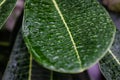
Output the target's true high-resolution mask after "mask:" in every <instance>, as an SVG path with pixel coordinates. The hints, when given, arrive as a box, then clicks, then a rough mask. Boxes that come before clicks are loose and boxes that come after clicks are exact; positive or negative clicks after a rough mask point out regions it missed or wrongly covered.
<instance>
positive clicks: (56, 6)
mask: <svg viewBox="0 0 120 80" xmlns="http://www.w3.org/2000/svg"><path fill="white" fill-rule="evenodd" d="M52 2H53V3H54V6H55V8H56V9H57V11H58V13H59V15H60V17H61V19H62V21H63V23H64V25H65V27H66V29H67V31H68V33H69V36H70V39H71V41H72V43H73V46H74V49H75V52H76V55H77V58H78V60H79V61H80V64H81V60H80V55H79V53H78V50H77V47H76V44H75V42H74V40H73V37H72V34H71V32H70V29H69V27H68V25H67V23H66V21H65V19H64V17H63V15H62V12H61V11H60V9H59V7H58V5H57V2H56V1H55V0H52Z"/></svg>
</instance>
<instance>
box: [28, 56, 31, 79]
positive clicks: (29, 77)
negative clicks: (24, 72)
mask: <svg viewBox="0 0 120 80" xmlns="http://www.w3.org/2000/svg"><path fill="white" fill-rule="evenodd" d="M29 60H30V61H29V63H30V64H29V76H28V80H31V75H32V54H30V59H29Z"/></svg>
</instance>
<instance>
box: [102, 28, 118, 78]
mask: <svg viewBox="0 0 120 80" xmlns="http://www.w3.org/2000/svg"><path fill="white" fill-rule="evenodd" d="M100 68H101V71H102V73H103V74H104V76H105V78H106V79H107V80H120V31H118V30H117V33H116V37H115V41H114V43H113V46H112V48H111V51H109V52H108V53H107V55H105V57H104V58H103V59H102V60H101V61H100Z"/></svg>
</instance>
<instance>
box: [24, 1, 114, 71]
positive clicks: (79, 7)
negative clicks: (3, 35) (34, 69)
mask: <svg viewBox="0 0 120 80" xmlns="http://www.w3.org/2000/svg"><path fill="white" fill-rule="evenodd" d="M24 15H25V16H24V23H23V27H22V31H23V35H24V39H25V42H26V45H27V47H28V49H29V51H30V53H31V54H32V56H33V58H34V59H35V60H36V61H37V62H38V63H40V64H42V65H43V66H44V67H46V68H48V69H50V70H54V71H58V72H63V73H78V72H82V71H84V70H85V69H87V68H89V67H90V66H92V65H93V64H95V63H96V62H97V61H98V60H100V59H101V58H102V57H103V56H104V55H105V53H106V51H107V49H108V48H109V47H110V46H111V44H112V41H113V38H114V34H115V27H114V25H113V23H112V20H111V18H110V17H109V15H108V13H107V12H106V11H105V9H104V8H103V7H102V6H101V5H100V4H99V3H98V2H97V1H96V0H92V1H91V0H89V1H86V0H37V1H36V0H27V1H26V6H25V14H24Z"/></svg>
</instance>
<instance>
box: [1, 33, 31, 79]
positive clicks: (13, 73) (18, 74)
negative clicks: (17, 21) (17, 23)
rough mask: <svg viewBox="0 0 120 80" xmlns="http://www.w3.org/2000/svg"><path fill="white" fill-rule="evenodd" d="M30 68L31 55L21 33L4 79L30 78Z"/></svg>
mask: <svg viewBox="0 0 120 80" xmlns="http://www.w3.org/2000/svg"><path fill="white" fill-rule="evenodd" d="M30 69H31V68H30V55H29V53H28V51H27V48H26V46H25V44H24V42H23V39H22V36H21V33H19V35H18V36H17V39H16V41H15V45H14V47H13V50H12V53H11V55H10V59H9V62H8V64H7V67H6V70H5V73H4V76H3V79H2V80H28V77H29V75H30Z"/></svg>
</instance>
